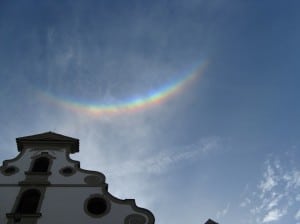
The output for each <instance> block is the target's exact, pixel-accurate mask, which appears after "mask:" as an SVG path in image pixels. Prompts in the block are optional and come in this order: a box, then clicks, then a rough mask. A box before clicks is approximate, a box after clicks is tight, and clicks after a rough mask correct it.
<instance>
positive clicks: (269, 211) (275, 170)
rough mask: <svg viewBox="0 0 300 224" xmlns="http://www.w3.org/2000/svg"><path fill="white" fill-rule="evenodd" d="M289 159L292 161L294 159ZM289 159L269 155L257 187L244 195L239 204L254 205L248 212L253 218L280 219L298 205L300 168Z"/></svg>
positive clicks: (243, 206)
mask: <svg viewBox="0 0 300 224" xmlns="http://www.w3.org/2000/svg"><path fill="white" fill-rule="evenodd" d="M288 162H289V163H292V161H291V160H290V161H288ZM289 163H287V161H286V160H285V161H284V162H282V160H279V159H273V160H271V159H268V160H267V161H266V162H265V171H264V172H263V174H262V180H261V181H259V184H258V185H257V191H255V192H253V193H252V194H250V195H248V196H247V195H246V196H245V197H244V199H243V201H242V203H241V204H240V207H242V208H246V207H248V205H250V204H251V205H252V207H250V208H249V212H250V214H251V217H252V220H256V221H254V222H256V223H268V222H272V221H277V220H280V219H281V218H282V217H283V216H285V215H288V216H289V217H291V216H292V214H291V212H290V211H292V210H293V209H294V208H295V207H296V206H298V204H297V203H298V202H299V201H300V195H299V193H298V192H299V187H300V171H299V170H298V169H297V168H295V167H293V168H291V167H290V166H289ZM283 164H284V165H283ZM250 202H251V203H250ZM298 215H299V216H300V213H299V214H298V213H297V214H296V215H295V219H296V217H297V218H298V217H299V216H298ZM299 219H300V217H299Z"/></svg>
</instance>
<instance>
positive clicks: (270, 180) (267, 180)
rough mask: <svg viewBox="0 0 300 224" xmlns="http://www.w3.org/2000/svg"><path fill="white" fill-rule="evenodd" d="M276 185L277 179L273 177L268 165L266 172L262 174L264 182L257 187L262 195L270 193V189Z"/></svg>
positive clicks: (271, 169)
mask: <svg viewBox="0 0 300 224" xmlns="http://www.w3.org/2000/svg"><path fill="white" fill-rule="evenodd" d="M276 185H277V178H276V176H275V175H274V170H273V168H272V167H271V166H270V164H268V167H267V170H266V172H265V173H264V180H262V182H261V183H260V185H259V188H260V189H261V190H262V193H263V194H264V193H265V192H268V191H271V190H272V188H274V187H275V186H276Z"/></svg>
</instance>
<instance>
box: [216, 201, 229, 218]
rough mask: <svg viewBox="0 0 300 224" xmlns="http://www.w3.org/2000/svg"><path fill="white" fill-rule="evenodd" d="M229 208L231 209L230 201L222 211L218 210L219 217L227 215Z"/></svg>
mask: <svg viewBox="0 0 300 224" xmlns="http://www.w3.org/2000/svg"><path fill="white" fill-rule="evenodd" d="M229 209H230V203H228V204H227V205H226V207H225V208H224V209H222V210H221V211H218V212H217V219H219V218H220V217H222V216H225V215H227V213H228V211H229Z"/></svg>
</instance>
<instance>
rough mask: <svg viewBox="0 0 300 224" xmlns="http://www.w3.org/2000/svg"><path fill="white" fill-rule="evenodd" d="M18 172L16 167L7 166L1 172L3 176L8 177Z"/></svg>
mask: <svg viewBox="0 0 300 224" xmlns="http://www.w3.org/2000/svg"><path fill="white" fill-rule="evenodd" d="M18 171H19V169H18V168H17V167H15V166H9V167H6V168H5V169H4V170H3V171H2V173H3V174H4V175H7V176H10V175H13V174H15V173H17V172H18Z"/></svg>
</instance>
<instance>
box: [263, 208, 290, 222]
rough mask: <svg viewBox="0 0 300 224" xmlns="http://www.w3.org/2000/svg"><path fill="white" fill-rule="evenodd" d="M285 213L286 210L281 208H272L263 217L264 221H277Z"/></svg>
mask: <svg viewBox="0 0 300 224" xmlns="http://www.w3.org/2000/svg"><path fill="white" fill-rule="evenodd" d="M285 214H286V211H285V210H279V209H274V210H271V211H269V212H268V213H267V215H266V216H265V217H264V218H263V220H262V222H263V223H267V222H272V221H277V220H279V219H280V218H281V217H282V216H283V215H285Z"/></svg>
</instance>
